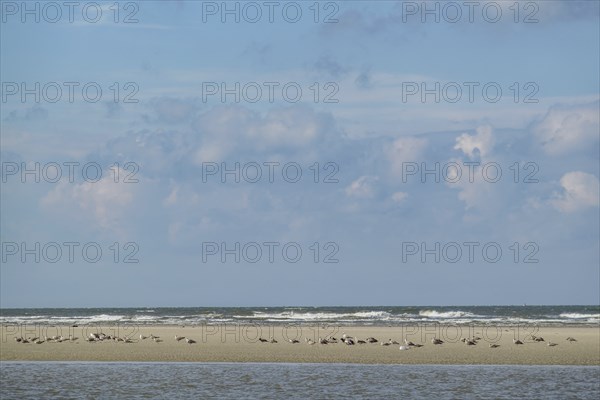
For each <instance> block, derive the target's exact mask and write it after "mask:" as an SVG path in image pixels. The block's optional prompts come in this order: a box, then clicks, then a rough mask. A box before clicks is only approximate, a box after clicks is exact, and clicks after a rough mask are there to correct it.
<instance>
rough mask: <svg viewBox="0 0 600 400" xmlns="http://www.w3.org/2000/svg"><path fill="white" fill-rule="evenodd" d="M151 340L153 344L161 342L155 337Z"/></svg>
mask: <svg viewBox="0 0 600 400" xmlns="http://www.w3.org/2000/svg"><path fill="white" fill-rule="evenodd" d="M152 340H154V343H160V342H162V339H160V338H158V337H155V338H153V339H152Z"/></svg>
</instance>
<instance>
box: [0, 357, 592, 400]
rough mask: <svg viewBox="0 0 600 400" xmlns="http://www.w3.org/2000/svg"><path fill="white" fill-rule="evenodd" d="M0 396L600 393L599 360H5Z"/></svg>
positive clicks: (527, 395) (510, 395)
mask: <svg viewBox="0 0 600 400" xmlns="http://www.w3.org/2000/svg"><path fill="white" fill-rule="evenodd" d="M0 398H2V399H48V398H72V399H89V398H133V399H147V398H173V399H175V398H186V399H191V398H235V399H237V398H272V399H280V398H292V399H331V398H353V399H375V398H386V399H390V398H435V399H489V398H494V399H516V398H519V399H530V398H535V399H541V398H543V399H598V398H600V366H594V367H573V366H569V367H565V366H510V365H504V366H498V365H485V366H483V365H478V366H464V365H462V366H459V365H348V364H255V363H250V364H228V363H88V362H75V363H71V362H70V363H59V362H2V363H0Z"/></svg>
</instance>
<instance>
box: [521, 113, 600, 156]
mask: <svg viewBox="0 0 600 400" xmlns="http://www.w3.org/2000/svg"><path fill="white" fill-rule="evenodd" d="M599 107H600V102H593V103H589V104H583V105H577V106H556V107H552V108H551V109H550V110H549V111H548V113H547V114H546V115H545V116H544V118H543V119H542V120H541V121H539V122H538V123H536V124H534V126H533V128H532V129H533V134H534V135H535V137H536V138H537V140H538V142H539V144H540V145H541V147H542V148H543V149H544V151H545V152H546V153H547V154H550V155H560V154H564V153H567V152H572V151H576V150H581V149H584V148H585V147H587V146H590V145H593V144H596V143H597V142H598V136H599V135H600V122H599V120H600V115H599V114H600V112H599V111H598V108H599Z"/></svg>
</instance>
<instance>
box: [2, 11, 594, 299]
mask: <svg viewBox="0 0 600 400" xmlns="http://www.w3.org/2000/svg"><path fill="white" fill-rule="evenodd" d="M69 4H71V5H68V4H65V3H63V2H60V1H59V2H34V1H31V2H26V3H24V2H13V1H5V0H2V1H0V12H1V24H0V48H1V54H0V81H1V83H2V87H1V97H2V98H1V100H0V101H1V103H0V106H1V111H0V134H1V135H0V139H1V141H0V144H1V150H0V157H1V162H2V180H1V182H0V184H1V193H0V199H1V204H0V211H1V218H0V236H1V242H2V244H1V252H2V254H1V258H2V259H1V260H0V261H1V267H0V278H1V279H0V307H3V308H12V307H127V306H130V307H140V306H152V307H157V306H256V305H265V306H277V305H309V306H320V305H321V306H323V305H503V304H524V303H526V304H600V244H599V242H600V240H599V239H600V215H599V204H600V200H599V196H600V193H599V192H600V189H599V177H600V143H599V138H600V123H599V119H600V118H599V114H600V111H599V109H600V72H599V71H600V43H599V42H600V5H599V4H600V3H599V2H597V1H520V2H516V1H506V2H505V1H496V2H489V1H486V2H478V1H475V2H472V3H468V5H467V4H466V3H465V2H445V1H444V2H438V1H430V2H426V3H423V2H410V1H340V2H329V1H320V2H317V1H297V2H279V1H274V2H262V1H258V2H235V1H227V2H220V1H219V2H206V1H205V2H203V1H121V2H117V3H116V2H114V1H111V2H86V1H82V2H75V3H69Z"/></svg>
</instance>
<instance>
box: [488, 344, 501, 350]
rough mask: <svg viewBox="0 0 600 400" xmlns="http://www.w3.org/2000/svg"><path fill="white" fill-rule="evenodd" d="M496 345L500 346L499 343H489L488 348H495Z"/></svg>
mask: <svg viewBox="0 0 600 400" xmlns="http://www.w3.org/2000/svg"><path fill="white" fill-rule="evenodd" d="M498 347H500V345H499V344H496V343H490V349H496V348H498Z"/></svg>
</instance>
